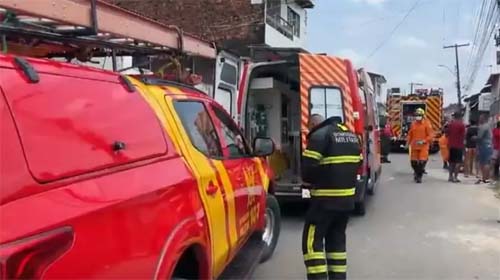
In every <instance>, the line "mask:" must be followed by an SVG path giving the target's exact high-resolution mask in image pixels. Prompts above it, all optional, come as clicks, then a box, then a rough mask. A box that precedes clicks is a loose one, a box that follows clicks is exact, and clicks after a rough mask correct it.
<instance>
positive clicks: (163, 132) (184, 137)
mask: <svg viewBox="0 0 500 280" xmlns="http://www.w3.org/2000/svg"><path fill="white" fill-rule="evenodd" d="M273 149H274V144H273V142H272V140H270V139H268V138H256V139H255V140H254V141H253V147H252V149H251V148H250V147H249V145H248V143H247V142H246V140H245V138H244V137H243V135H242V134H241V132H240V130H239V128H238V126H237V125H236V124H235V123H234V122H233V120H232V118H231V117H230V116H229V115H228V113H227V112H226V111H225V110H224V109H222V107H221V106H220V105H218V104H217V103H216V102H215V101H214V100H213V99H211V98H209V97H207V96H206V95H204V94H203V93H201V92H199V91H198V90H196V89H194V88H190V87H188V86H184V85H181V84H177V83H172V82H168V81H163V80H158V79H155V78H151V77H138V76H137V77H124V76H121V75H119V74H117V73H113V72H108V71H103V70H99V69H94V68H89V67H83V66H76V65H72V64H66V63H59V62H55V61H51V60H46V59H31V58H23V57H15V56H10V55H3V54H0V279H18V278H22V279H28V278H29V279H32V278H35V279H37V278H68V279H110V278H114V279H134V278H140V279H170V278H188V279H190V278H201V279H208V278H218V277H221V278H225V277H228V278H240V277H243V276H245V275H248V273H250V272H251V270H252V268H254V267H255V264H256V263H258V262H259V261H265V260H267V259H269V258H270V257H271V255H272V254H273V251H274V248H275V246H276V243H277V241H278V236H279V232H280V211H279V206H278V204H277V201H276V199H275V198H274V196H273V188H274V187H273V181H272V175H271V172H270V171H269V168H268V166H267V164H266V160H265V157H266V156H268V155H270V154H271V153H272V152H273Z"/></svg>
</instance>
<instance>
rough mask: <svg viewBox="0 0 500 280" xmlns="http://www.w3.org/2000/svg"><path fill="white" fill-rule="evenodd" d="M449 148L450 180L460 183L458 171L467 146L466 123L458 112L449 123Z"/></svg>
mask: <svg viewBox="0 0 500 280" xmlns="http://www.w3.org/2000/svg"><path fill="white" fill-rule="evenodd" d="M447 136H448V148H449V149H450V153H449V165H450V168H449V174H450V176H449V178H448V181H449V182H454V183H458V182H460V180H458V172H459V171H460V167H461V165H462V163H463V156H464V148H465V124H464V122H463V120H462V114H461V113H460V112H456V113H455V114H453V120H452V121H451V122H450V123H449V124H448V135H447Z"/></svg>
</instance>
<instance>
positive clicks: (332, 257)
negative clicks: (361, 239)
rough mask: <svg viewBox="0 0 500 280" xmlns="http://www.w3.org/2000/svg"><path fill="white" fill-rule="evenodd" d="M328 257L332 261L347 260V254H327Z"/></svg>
mask: <svg viewBox="0 0 500 280" xmlns="http://www.w3.org/2000/svg"><path fill="white" fill-rule="evenodd" d="M326 257H327V258H328V259H330V260H345V259H347V253H346V252H333V253H326Z"/></svg>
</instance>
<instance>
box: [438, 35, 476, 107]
mask: <svg viewBox="0 0 500 280" xmlns="http://www.w3.org/2000/svg"><path fill="white" fill-rule="evenodd" d="M469 45H470V44H468V43H467V44H461V45H458V44H455V45H451V46H444V47H443V49H451V48H454V49H455V63H456V65H457V66H456V67H457V68H456V69H457V98H458V106H459V107H460V110H462V89H461V85H460V64H459V61H458V48H461V47H468V46H469Z"/></svg>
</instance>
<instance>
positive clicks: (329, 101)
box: [310, 87, 344, 120]
mask: <svg viewBox="0 0 500 280" xmlns="http://www.w3.org/2000/svg"><path fill="white" fill-rule="evenodd" d="M310 98H311V112H310V113H311V114H320V115H322V116H324V117H325V118H330V117H334V116H335V117H340V118H342V120H344V110H343V104H342V92H341V91H340V90H339V89H338V88H319V87H316V88H312V89H311V93H310Z"/></svg>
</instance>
